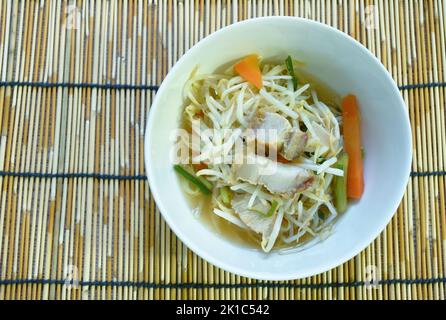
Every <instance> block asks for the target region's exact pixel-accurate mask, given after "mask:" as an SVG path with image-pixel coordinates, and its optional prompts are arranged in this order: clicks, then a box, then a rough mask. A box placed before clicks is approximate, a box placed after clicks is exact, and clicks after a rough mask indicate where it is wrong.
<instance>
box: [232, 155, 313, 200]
mask: <svg viewBox="0 0 446 320" xmlns="http://www.w3.org/2000/svg"><path fill="white" fill-rule="evenodd" d="M232 168H233V172H234V176H235V177H236V178H237V179H238V180H241V181H246V182H249V183H251V184H255V185H258V184H260V185H263V186H264V187H265V188H266V189H268V190H269V191H270V192H272V193H276V194H283V195H291V194H292V193H294V192H296V191H301V190H304V189H306V188H307V187H308V186H309V185H310V184H311V183H312V181H313V174H312V173H311V172H310V171H308V170H306V169H302V168H299V167H297V166H295V165H293V164H284V163H280V162H275V161H272V160H270V159H268V158H265V157H261V156H250V157H246V158H245V159H244V161H243V163H242V164H234V165H233V166H232Z"/></svg>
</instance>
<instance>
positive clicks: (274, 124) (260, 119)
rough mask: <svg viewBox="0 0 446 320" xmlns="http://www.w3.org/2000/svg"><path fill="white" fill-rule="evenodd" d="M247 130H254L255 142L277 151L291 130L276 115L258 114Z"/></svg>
mask: <svg viewBox="0 0 446 320" xmlns="http://www.w3.org/2000/svg"><path fill="white" fill-rule="evenodd" d="M249 128H250V129H253V130H255V133H256V139H257V142H259V143H262V144H264V145H266V146H268V147H273V148H275V149H277V150H279V149H280V148H281V147H282V145H283V143H284V142H285V138H286V137H287V136H288V133H289V132H290V130H291V124H290V122H289V121H288V120H287V119H286V118H285V117H283V116H281V115H279V114H277V113H273V112H258V113H256V114H255V116H254V117H253V119H252V120H251V122H250V123H249ZM272 133H275V134H272Z"/></svg>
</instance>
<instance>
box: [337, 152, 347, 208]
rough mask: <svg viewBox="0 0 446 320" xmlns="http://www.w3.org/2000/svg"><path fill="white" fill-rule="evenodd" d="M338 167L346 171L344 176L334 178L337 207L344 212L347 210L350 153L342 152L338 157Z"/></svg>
mask: <svg viewBox="0 0 446 320" xmlns="http://www.w3.org/2000/svg"><path fill="white" fill-rule="evenodd" d="M335 167H336V168H338V169H341V170H343V171H344V176H343V177H339V176H336V177H335V178H334V196H335V206H336V209H337V210H338V211H339V212H340V213H342V212H344V211H345V210H347V169H348V155H347V153H345V152H342V153H341V154H340V155H339V157H338V162H336V165H335Z"/></svg>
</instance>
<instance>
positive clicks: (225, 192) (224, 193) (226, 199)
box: [220, 187, 232, 205]
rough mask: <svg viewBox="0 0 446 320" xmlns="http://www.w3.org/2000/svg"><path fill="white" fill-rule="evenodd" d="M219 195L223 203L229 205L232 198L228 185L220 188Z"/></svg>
mask: <svg viewBox="0 0 446 320" xmlns="http://www.w3.org/2000/svg"><path fill="white" fill-rule="evenodd" d="M220 197H221V201H223V204H226V205H230V204H231V200H232V192H231V190H230V189H229V187H223V188H221V189H220Z"/></svg>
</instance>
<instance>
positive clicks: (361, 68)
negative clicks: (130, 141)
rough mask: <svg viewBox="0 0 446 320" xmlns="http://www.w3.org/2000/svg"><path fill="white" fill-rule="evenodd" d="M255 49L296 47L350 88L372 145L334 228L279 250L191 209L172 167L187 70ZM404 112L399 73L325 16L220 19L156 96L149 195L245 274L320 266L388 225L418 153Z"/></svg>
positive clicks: (220, 259)
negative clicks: (220, 228) (351, 199)
mask: <svg viewBox="0 0 446 320" xmlns="http://www.w3.org/2000/svg"><path fill="white" fill-rule="evenodd" d="M251 53H258V54H260V55H261V56H262V57H273V56H274V57H276V56H279V57H283V58H285V57H286V56H287V55H292V56H293V57H296V58H297V59H299V60H302V61H304V62H305V63H306V66H305V69H306V71H308V72H309V73H310V74H312V75H314V76H315V77H316V78H318V79H319V80H321V81H322V82H324V83H326V84H328V86H329V87H330V88H331V89H333V90H334V91H335V92H336V93H338V94H339V95H341V96H342V95H345V94H347V93H354V94H355V95H356V96H357V97H358V100H359V102H360V110H361V113H362V123H361V125H362V142H363V146H364V148H365V150H366V157H365V164H364V168H365V169H364V171H365V172H364V174H365V191H364V194H363V196H362V198H361V200H360V201H359V202H358V203H356V204H354V205H351V206H350V208H349V209H348V211H347V212H346V213H344V214H343V215H342V216H341V217H340V218H339V219H338V220H337V222H336V223H335V225H334V227H333V233H332V234H331V235H330V236H329V237H328V238H327V239H326V240H324V241H323V242H319V243H317V244H316V245H314V246H313V247H311V248H309V249H306V250H304V251H301V252H298V253H293V254H288V255H283V254H282V255H281V254H278V253H277V252H272V253H270V254H264V253H262V252H261V251H258V250H253V249H249V248H245V247H243V246H240V245H238V244H236V243H233V242H231V241H228V239H226V238H224V237H222V236H221V235H218V234H217V233H215V232H214V231H213V230H212V228H210V227H209V226H207V225H206V224H203V223H202V222H201V221H200V220H198V219H196V218H194V217H193V215H192V213H191V208H190V207H189V206H188V203H187V201H186V199H185V197H184V195H183V193H182V191H181V190H180V187H179V184H178V179H179V178H178V177H177V175H176V173H175V172H174V170H173V169H172V163H171V160H170V148H171V146H172V144H173V141H171V139H169V136H170V133H171V132H172V130H174V129H176V128H177V127H178V125H179V117H180V113H181V110H182V108H183V99H182V90H183V85H184V83H185V81H186V80H187V78H188V77H189V75H190V73H191V70H192V69H193V68H194V66H196V65H197V64H199V66H200V69H199V70H200V72H202V73H206V72H212V71H214V69H215V68H217V67H219V66H220V65H222V64H224V63H226V62H229V61H231V60H234V59H238V58H240V57H243V56H245V55H248V54H251ZM411 145H412V143H411V131H410V124H409V118H408V113H407V110H406V107H405V104H404V102H403V99H402V98H401V95H400V93H399V90H398V88H397V86H396V85H395V83H394V81H393V79H392V78H391V76H390V75H389V73H388V72H387V71H386V69H385V68H384V67H383V65H382V64H381V63H380V62H379V60H377V59H376V58H375V57H374V56H373V55H372V54H371V53H370V52H369V51H368V50H367V49H366V48H365V47H363V46H362V45H361V44H360V43H359V42H357V41H355V40H354V39H353V38H351V37H349V36H348V35H346V34H344V33H342V32H340V31H338V30H336V29H334V28H331V27H329V26H327V25H324V24H320V23H317V22H314V21H310V20H306V19H301V18H292V17H267V18H258V19H252V20H247V21H243V22H240V23H236V24H233V25H231V26H228V27H226V28H223V29H221V30H219V31H217V32H215V33H213V34H211V35H210V36H208V37H206V38H205V39H203V40H202V41H200V42H199V43H198V44H196V45H195V46H194V47H193V48H192V49H190V50H189V51H188V52H187V53H186V54H185V55H184V56H183V57H182V58H181V59H180V60H179V61H178V62H177V63H176V64H175V66H174V67H173V68H172V70H171V71H170V72H169V74H168V75H167V77H166V78H165V79H164V81H163V83H162V85H161V87H160V88H159V90H158V93H157V95H156V98H155V100H154V102H153V104H152V107H151V110H150V113H149V118H148V123H147V131H146V137H145V151H144V155H145V164H146V170H147V175H148V180H149V183H150V187H151V191H152V194H153V196H154V198H155V201H156V203H157V205H158V207H159V209H160V211H161V213H162V215H163V217H164V219H165V220H166V222H167V223H168V224H169V226H170V228H171V229H172V230H173V231H174V232H175V234H176V235H177V236H178V237H179V238H180V239H181V240H182V241H183V242H184V243H185V244H186V245H187V246H188V247H189V248H190V249H191V250H193V251H194V252H195V253H196V254H198V255H199V256H201V257H202V258H203V259H206V260H207V261H209V262H210V263H212V264H214V265H216V266H218V267H220V268H223V269H225V270H227V271H231V272H234V273H236V274H238V275H241V276H246V277H251V278H257V279H264V280H287V279H297V278H303V277H308V276H311V275H315V274H318V273H321V272H324V271H327V270H329V269H331V268H334V267H336V266H338V265H340V264H342V263H344V262H346V261H347V260H349V259H350V258H352V257H354V256H355V255H357V254H358V253H359V252H360V251H361V250H363V249H364V248H365V247H367V246H368V245H369V244H370V243H371V242H372V241H373V239H375V238H376V237H377V236H378V235H379V233H380V232H381V231H382V230H383V229H384V228H385V226H386V224H387V223H388V222H389V221H390V219H391V218H392V216H393V214H394V212H395V211H396V209H397V207H398V204H399V202H400V201H401V198H402V197H403V194H404V190H405V187H406V184H407V181H408V178H409V173H410V164H411V159H412V148H411Z"/></svg>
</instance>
